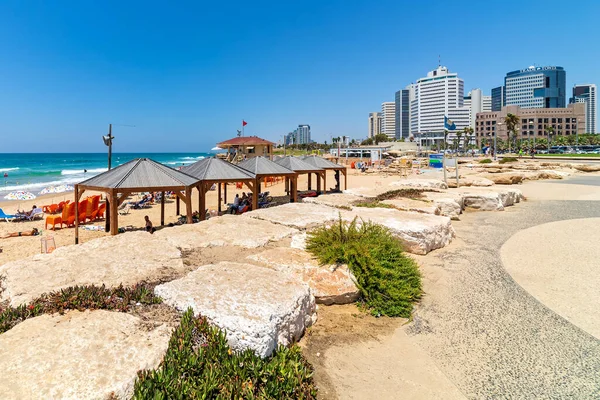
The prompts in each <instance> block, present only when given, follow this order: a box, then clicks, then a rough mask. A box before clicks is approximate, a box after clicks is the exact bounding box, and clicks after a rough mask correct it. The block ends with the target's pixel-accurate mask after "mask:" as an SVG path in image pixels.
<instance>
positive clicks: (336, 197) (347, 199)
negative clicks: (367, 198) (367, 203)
mask: <svg viewBox="0 0 600 400" xmlns="http://www.w3.org/2000/svg"><path fill="white" fill-rule="evenodd" d="M363 200H364V197H360V196H355V195H353V194H348V193H331V194H324V195H321V196H317V197H306V198H304V199H303V200H302V202H303V203H313V204H322V205H324V206H329V207H338V208H339V207H341V208H349V207H352V205H353V204H354V203H356V202H358V201H363Z"/></svg>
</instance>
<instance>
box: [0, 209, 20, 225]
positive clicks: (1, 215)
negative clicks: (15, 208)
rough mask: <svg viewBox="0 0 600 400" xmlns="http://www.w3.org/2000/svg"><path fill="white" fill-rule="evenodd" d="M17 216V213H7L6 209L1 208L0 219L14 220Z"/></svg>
mask: <svg viewBox="0 0 600 400" xmlns="http://www.w3.org/2000/svg"><path fill="white" fill-rule="evenodd" d="M16 218H17V216H16V215H12V214H5V213H4V211H2V209H1V208H0V219H4V220H5V221H6V222H9V221H13V220H15V219H16Z"/></svg>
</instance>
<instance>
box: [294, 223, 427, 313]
mask: <svg viewBox="0 0 600 400" xmlns="http://www.w3.org/2000/svg"><path fill="white" fill-rule="evenodd" d="M306 248H307V250H308V251H309V252H310V253H312V254H313V255H314V256H315V257H316V258H317V259H318V260H319V262H320V263H322V264H346V265H348V268H350V270H351V271H352V273H353V274H354V277H355V278H356V285H357V287H358V289H359V290H360V293H361V296H362V301H363V302H364V305H365V306H366V307H367V308H369V309H370V311H371V313H372V314H373V315H380V314H381V315H387V316H390V317H396V316H399V317H409V316H410V314H411V312H412V308H413V303H414V302H415V301H417V300H419V299H420V298H421V294H422V291H421V274H420V272H419V268H418V266H417V264H416V262H415V261H414V260H413V259H412V258H410V257H408V256H406V255H405V253H404V251H403V249H402V245H401V243H400V242H399V241H398V239H396V238H395V237H394V236H393V235H392V233H391V232H390V231H389V230H388V229H387V228H385V227H383V226H381V225H377V224H373V223H371V222H361V223H360V224H359V223H358V220H357V219H356V218H355V219H354V220H353V221H352V222H351V223H346V222H344V221H342V219H341V217H340V219H339V221H338V223H337V224H334V225H333V226H330V227H321V228H319V229H317V230H315V231H313V232H311V233H309V236H308V240H307V247H306Z"/></svg>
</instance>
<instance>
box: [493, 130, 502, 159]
mask: <svg viewBox="0 0 600 400" xmlns="http://www.w3.org/2000/svg"><path fill="white" fill-rule="evenodd" d="M500 125H503V124H502V122H497V123H496V125H495V126H494V161H496V160H497V159H498V153H497V150H498V149H497V148H496V137H497V136H498V129H499V128H498V127H499V126H500Z"/></svg>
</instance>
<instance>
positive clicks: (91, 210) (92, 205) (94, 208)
mask: <svg viewBox="0 0 600 400" xmlns="http://www.w3.org/2000/svg"><path fill="white" fill-rule="evenodd" d="M99 204H100V196H92V197H90V198H88V200H87V209H86V212H85V217H86V218H87V219H88V220H90V221H93V220H94V219H95V218H96V214H97V213H98V205H99Z"/></svg>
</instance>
